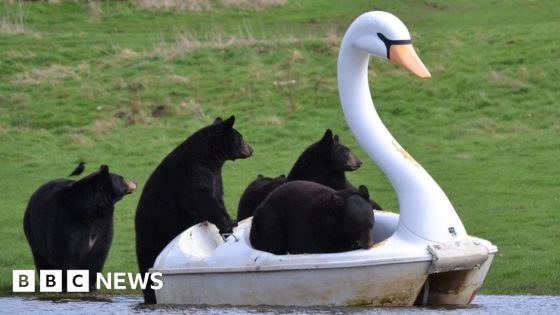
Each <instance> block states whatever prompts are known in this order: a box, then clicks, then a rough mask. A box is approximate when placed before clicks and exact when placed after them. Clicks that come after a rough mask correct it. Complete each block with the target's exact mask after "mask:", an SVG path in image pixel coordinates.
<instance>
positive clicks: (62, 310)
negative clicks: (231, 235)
mask: <svg viewBox="0 0 560 315" xmlns="http://www.w3.org/2000/svg"><path fill="white" fill-rule="evenodd" d="M141 302H142V298H141V297H139V296H116V297H93V298H80V299H52V298H45V297H42V298H40V299H39V298H21V297H6V298H0V313H6V314H41V315H43V314H48V313H52V314H62V315H64V314H76V313H79V314H92V315H93V314H119V315H125V314H225V315H241V314H309V315H316V314H374V313H375V314H412V313H418V312H421V313H422V314H442V313H445V314H469V315H471V314H508V315H513V314H525V315H529V314H556V313H557V312H558V310H559V309H560V296H519V295H517V296H508V295H479V296H477V297H476V298H475V300H474V302H473V304H471V305H468V306H464V307H440V308H428V307H423V308H417V307H399V308H373V307H317V308H294V307H266V306H262V307H226V306H221V307H215V306H212V307H210V306H161V305H154V306H146V305H142V304H141Z"/></svg>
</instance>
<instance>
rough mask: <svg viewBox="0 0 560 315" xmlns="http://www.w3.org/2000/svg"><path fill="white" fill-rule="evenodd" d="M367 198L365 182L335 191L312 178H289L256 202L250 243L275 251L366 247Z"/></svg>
mask: <svg viewBox="0 0 560 315" xmlns="http://www.w3.org/2000/svg"><path fill="white" fill-rule="evenodd" d="M368 199H369V194H368V192H367V189H366V188H365V187H364V186H360V188H359V189H358V190H356V189H354V188H348V189H343V190H339V191H336V190H334V189H332V188H329V187H327V186H324V185H321V184H317V183H314V182H309V181H293V182H289V183H285V184H284V185H282V186H280V187H278V188H277V189H275V190H274V191H273V192H271V193H270V195H268V197H267V198H266V199H265V200H264V201H263V202H262V203H261V204H260V205H259V206H258V207H257V211H256V212H255V215H254V216H253V222H252V227H251V232H250V240H251V245H252V246H253V247H254V248H255V249H258V250H262V251H266V252H270V253H273V254H276V255H285V254H304V253H307V254H312V253H337V252H344V251H349V250H353V249H358V248H363V249H367V248H369V247H370V243H371V235H372V230H373V225H374V217H373V210H372V209H371V205H370V203H369V201H368Z"/></svg>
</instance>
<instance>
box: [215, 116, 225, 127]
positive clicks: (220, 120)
mask: <svg viewBox="0 0 560 315" xmlns="http://www.w3.org/2000/svg"><path fill="white" fill-rule="evenodd" d="M223 122H224V121H223V120H222V117H216V119H214V122H213V123H212V125H219V124H221V123H223Z"/></svg>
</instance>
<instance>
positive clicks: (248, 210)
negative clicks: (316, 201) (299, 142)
mask: <svg viewBox="0 0 560 315" xmlns="http://www.w3.org/2000/svg"><path fill="white" fill-rule="evenodd" d="M361 165H362V162H361V161H360V160H359V159H358V157H356V155H354V153H352V151H350V149H348V148H347V147H346V146H344V145H343V144H342V143H340V141H339V138H338V135H335V136H334V137H333V133H332V131H331V130H330V129H327V130H326V131H325V133H324V135H323V137H322V138H321V140H319V141H317V142H315V143H313V144H311V145H310V146H309V147H308V148H306V149H305V150H304V151H303V153H302V154H301V155H300V156H299V157H298V159H297V160H296V162H295V163H294V166H293V167H292V169H291V170H290V173H289V174H288V176H287V177H286V182H291V181H294V180H306V181H312V182H315V183H319V184H322V185H325V186H328V187H330V188H332V189H334V190H341V189H346V188H355V187H354V186H353V185H352V184H351V183H350V182H349V181H348V180H347V179H346V175H345V172H349V171H354V170H357V169H358V168H359V167H360V166H361ZM256 181H260V180H259V179H258V178H257V179H256V180H255V181H253V182H252V183H250V184H249V186H248V187H247V188H246V189H245V191H244V192H243V194H242V196H241V199H240V202H239V207H238V209H237V221H241V220H243V219H246V218H248V217H250V216H252V215H253V214H254V212H255V210H256V208H257V206H258V205H259V204H260V203H261V202H262V201H263V200H264V199H265V198H266V196H267V195H268V193H270V192H271V191H272V190H269V191H267V188H270V187H264V186H262V187H261V186H259V185H253V184H254V182H256ZM242 202H243V203H242ZM370 203H371V207H372V208H373V209H382V208H381V206H380V205H379V204H378V203H377V202H375V201H373V200H370Z"/></svg>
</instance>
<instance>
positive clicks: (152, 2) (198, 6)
mask: <svg viewBox="0 0 560 315" xmlns="http://www.w3.org/2000/svg"><path fill="white" fill-rule="evenodd" d="M134 3H135V4H136V5H137V6H139V7H141V8H144V9H148V10H154V11H170V10H178V11H188V12H201V11H210V10H213V9H214V8H216V7H225V8H241V9H248V10H255V11H261V10H264V9H266V8H268V7H277V6H283V5H285V4H286V0H218V1H210V0H136V1H135V2H134Z"/></svg>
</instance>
